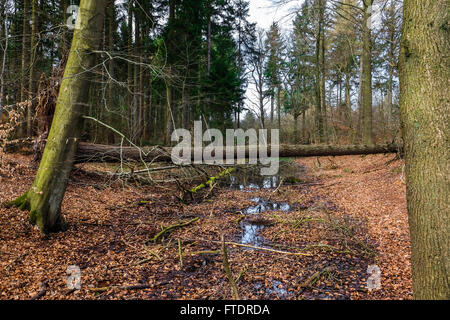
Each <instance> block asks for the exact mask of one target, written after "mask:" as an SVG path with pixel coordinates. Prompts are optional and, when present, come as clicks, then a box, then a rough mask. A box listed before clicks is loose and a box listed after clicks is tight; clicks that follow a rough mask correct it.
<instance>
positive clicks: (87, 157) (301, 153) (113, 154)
mask: <svg viewBox="0 0 450 320" xmlns="http://www.w3.org/2000/svg"><path fill="white" fill-rule="evenodd" d="M250 149H251V147H250ZM401 149H402V147H401V146H398V145H395V144H391V145H378V146H376V145H368V146H365V145H347V146H345V145H343V146H332V145H281V146H280V157H310V156H339V155H359V154H378V153H395V152H398V151H399V150H401ZM171 150H172V149H171V148H156V147H145V148H142V153H141V152H140V151H139V150H138V149H137V148H134V147H123V148H121V147H120V146H108V145H100V144H91V143H83V142H82V143H80V144H79V146H78V153H77V157H76V161H77V162H117V161H120V159H123V160H134V161H141V158H142V159H143V160H145V161H153V160H157V161H172V159H171V157H170V153H171ZM269 150H270V147H269ZM246 154H247V156H248V154H249V147H247V148H246ZM235 156H236V155H235Z"/></svg>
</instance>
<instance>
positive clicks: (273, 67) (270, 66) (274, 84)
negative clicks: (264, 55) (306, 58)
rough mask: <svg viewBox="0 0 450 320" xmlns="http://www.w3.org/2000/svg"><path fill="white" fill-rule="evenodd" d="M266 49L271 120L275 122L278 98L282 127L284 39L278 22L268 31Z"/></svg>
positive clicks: (278, 111)
mask: <svg viewBox="0 0 450 320" xmlns="http://www.w3.org/2000/svg"><path fill="white" fill-rule="evenodd" d="M266 50H267V51H268V54H269V57H268V60H267V66H266V77H267V80H268V83H269V87H270V91H269V92H270V95H271V96H270V97H271V107H270V121H271V122H272V123H273V114H274V100H275V96H276V98H277V116H278V117H277V120H278V128H281V72H282V67H283V50H284V46H283V39H282V36H281V32H280V28H279V26H278V24H277V23H276V22H274V23H272V25H271V26H270V29H269V31H268V32H267V40H266Z"/></svg>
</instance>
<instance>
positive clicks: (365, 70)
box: [361, 0, 373, 144]
mask: <svg viewBox="0 0 450 320" xmlns="http://www.w3.org/2000/svg"><path fill="white" fill-rule="evenodd" d="M372 2H373V0H363V10H364V18H363V26H362V30H363V31H362V42H363V43H362V53H361V61H362V93H361V99H362V105H361V107H362V142H363V143H364V144H372V143H373V136H372V39H371V38H372V32H371V28H370V27H371V25H370V23H371V19H372V12H371V6H372ZM369 8H370V9H369Z"/></svg>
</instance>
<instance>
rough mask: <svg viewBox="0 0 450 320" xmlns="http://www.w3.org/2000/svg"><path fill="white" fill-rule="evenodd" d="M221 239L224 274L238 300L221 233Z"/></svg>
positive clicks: (234, 296)
mask: <svg viewBox="0 0 450 320" xmlns="http://www.w3.org/2000/svg"><path fill="white" fill-rule="evenodd" d="M221 240H222V259H223V269H224V271H225V274H226V275H227V278H228V281H229V282H230V286H231V290H232V292H233V298H234V299H235V300H240V298H239V292H238V289H237V286H236V282H234V279H233V275H232V274H231V270H230V264H229V262H228V253H227V246H226V243H225V238H224V236H223V235H222V239H221Z"/></svg>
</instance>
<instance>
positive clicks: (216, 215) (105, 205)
mask: <svg viewBox="0 0 450 320" xmlns="http://www.w3.org/2000/svg"><path fill="white" fill-rule="evenodd" d="M393 158H394V155H376V156H375V155H372V156H365V157H361V156H343V157H334V158H333V157H319V158H316V157H314V158H302V159H295V160H294V159H284V160H283V163H284V164H283V168H287V170H286V172H284V173H283V174H282V175H281V176H278V177H270V178H265V179H262V178H257V177H255V176H253V175H249V177H247V176H244V177H243V176H242V175H239V174H238V173H236V176H235V177H234V176H233V177H227V179H225V180H224V182H222V183H221V185H220V186H217V187H216V188H214V189H213V190H212V192H209V190H208V189H206V191H204V192H203V193H201V194H199V195H195V198H196V201H194V202H192V201H190V199H186V200H188V201H187V202H182V201H180V199H179V198H178V197H179V196H180V190H179V188H178V187H177V185H176V184H174V183H165V184H162V185H160V186H158V187H155V186H148V185H140V184H139V183H138V182H136V181H133V182H128V183H118V182H117V181H116V182H112V180H111V179H110V178H105V176H104V175H101V174H98V173H96V171H99V167H101V166H102V165H100V164H99V165H97V166H96V165H85V166H81V167H80V166H79V167H77V168H76V169H75V170H74V172H73V175H72V178H71V181H70V184H69V187H68V190H67V193H66V197H65V199H64V202H63V206H62V212H63V215H64V217H65V218H66V220H67V222H68V225H69V229H68V230H67V231H66V232H63V233H56V234H51V235H50V236H48V237H45V236H43V235H41V234H40V232H39V231H38V230H36V229H35V228H34V227H32V226H30V224H29V223H28V220H27V213H25V212H21V211H20V210H18V209H6V208H5V207H3V206H2V207H1V208H0V299H30V298H32V297H35V295H36V294H37V293H39V292H40V291H41V288H43V284H45V285H44V287H45V288H46V290H44V291H45V294H44V295H43V296H42V297H40V299H93V300H97V299H230V298H231V297H232V296H231V289H230V284H229V282H228V280H227V278H226V276H225V273H224V271H223V260H222V256H221V254H220V249H221V244H220V239H221V235H224V237H225V240H226V241H227V242H228V244H227V248H228V256H229V262H230V266H231V269H232V272H233V276H234V278H235V279H236V283H237V287H238V290H239V296H240V298H242V299H333V300H335V299H410V298H411V297H412V288H411V271H410V262H409V261H410V244H409V232H408V219H407V213H406V200H405V185H404V180H403V172H402V168H403V162H402V161H401V160H394V161H391V160H392V159H393ZM100 171H101V170H100ZM35 172H36V165H34V164H33V163H32V162H31V157H28V156H23V155H18V154H17V155H7V156H6V159H5V165H4V167H3V168H2V169H1V170H0V202H1V203H3V202H5V201H8V200H12V199H14V198H15V197H17V196H19V195H20V194H21V193H23V192H24V191H26V190H27V188H29V187H30V185H31V183H32V181H33V177H34V174H35ZM280 184H281V185H280ZM203 197H205V200H203ZM195 218H199V219H198V220H196V221H194V220H195ZM189 221H194V222H192V223H190V224H188V225H186V226H183V227H180V228H175V229H173V230H172V231H170V232H167V233H165V234H164V235H163V236H161V237H158V239H157V240H156V241H153V239H154V237H155V236H156V235H157V234H158V233H159V232H160V231H161V230H162V229H164V228H165V227H168V226H172V225H176V224H183V223H185V222H189ZM180 252H181V255H180ZM72 265H75V266H78V267H79V268H80V270H81V281H82V284H81V289H80V290H70V289H68V287H67V282H66V278H67V273H66V272H67V268H68V266H72ZM370 265H377V266H378V267H379V268H380V271H381V288H379V289H377V290H368V286H367V279H368V277H369V276H370V275H369V274H368V273H367V269H368V266H370Z"/></svg>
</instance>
